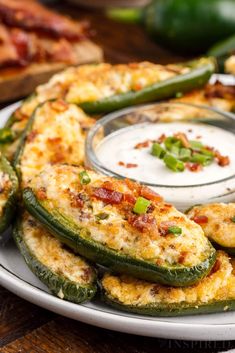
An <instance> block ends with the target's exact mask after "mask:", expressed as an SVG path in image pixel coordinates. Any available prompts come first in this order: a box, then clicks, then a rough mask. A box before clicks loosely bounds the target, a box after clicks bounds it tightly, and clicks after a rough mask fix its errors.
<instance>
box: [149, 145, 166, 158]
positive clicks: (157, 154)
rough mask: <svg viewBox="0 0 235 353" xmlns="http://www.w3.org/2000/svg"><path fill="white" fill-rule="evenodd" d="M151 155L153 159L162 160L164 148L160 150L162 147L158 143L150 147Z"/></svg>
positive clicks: (164, 152)
mask: <svg viewBox="0 0 235 353" xmlns="http://www.w3.org/2000/svg"><path fill="white" fill-rule="evenodd" d="M151 154H152V155H153V156H155V157H158V158H160V159H162V158H163V157H164V156H165V154H166V151H165V150H164V148H162V146H160V145H159V143H154V144H153V145H152V151H151Z"/></svg>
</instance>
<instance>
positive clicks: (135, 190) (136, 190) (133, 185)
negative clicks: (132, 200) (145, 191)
mask: <svg viewBox="0 0 235 353" xmlns="http://www.w3.org/2000/svg"><path fill="white" fill-rule="evenodd" d="M124 183H125V184H126V186H127V187H128V189H129V190H130V191H131V193H132V194H133V195H134V196H135V197H138V196H140V189H141V185H140V184H139V183H137V182H134V181H132V180H130V179H124Z"/></svg>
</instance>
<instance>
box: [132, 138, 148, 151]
mask: <svg viewBox="0 0 235 353" xmlns="http://www.w3.org/2000/svg"><path fill="white" fill-rule="evenodd" d="M150 143H151V141H150V140H146V141H143V142H139V143H137V144H136V145H135V147H134V148H135V149H137V150H138V149H141V148H146V147H149V145H150Z"/></svg>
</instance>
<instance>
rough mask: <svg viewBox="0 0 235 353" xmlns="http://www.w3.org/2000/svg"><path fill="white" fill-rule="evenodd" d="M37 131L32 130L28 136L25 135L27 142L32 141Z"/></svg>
mask: <svg viewBox="0 0 235 353" xmlns="http://www.w3.org/2000/svg"><path fill="white" fill-rule="evenodd" d="M37 134H38V133H37V131H36V130H32V131H31V132H30V133H29V134H28V136H27V142H33V140H34V139H35V137H36V136H37Z"/></svg>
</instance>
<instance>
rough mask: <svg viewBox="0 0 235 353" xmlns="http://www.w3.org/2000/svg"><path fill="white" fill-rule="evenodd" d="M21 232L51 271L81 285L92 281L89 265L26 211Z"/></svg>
mask: <svg viewBox="0 0 235 353" xmlns="http://www.w3.org/2000/svg"><path fill="white" fill-rule="evenodd" d="M22 233H23V239H24V241H25V243H26V245H27V246H28V248H29V251H30V252H31V253H32V254H33V256H35V257H36V258H37V260H38V261H39V262H41V263H42V264H43V265H44V266H46V267H48V268H49V269H50V270H51V271H52V272H54V273H55V274H57V275H58V276H60V277H61V276H62V277H64V278H66V279H68V280H70V281H72V282H76V283H79V284H83V285H86V284H89V283H91V282H92V281H93V279H94V272H93V270H92V269H91V267H90V266H89V265H88V264H87V263H86V262H85V261H84V260H83V259H81V258H80V257H79V256H77V255H75V254H74V253H73V252H72V251H71V250H70V249H67V248H65V247H64V246H63V245H62V243H60V242H59V240H57V239H56V238H54V237H53V236H52V235H51V234H50V233H49V232H48V231H47V230H46V229H45V228H43V227H42V226H41V225H40V224H39V223H38V222H37V221H36V220H35V219H34V218H33V217H32V216H30V215H29V214H28V213H26V212H25V214H24V216H23V222H22Z"/></svg>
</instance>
